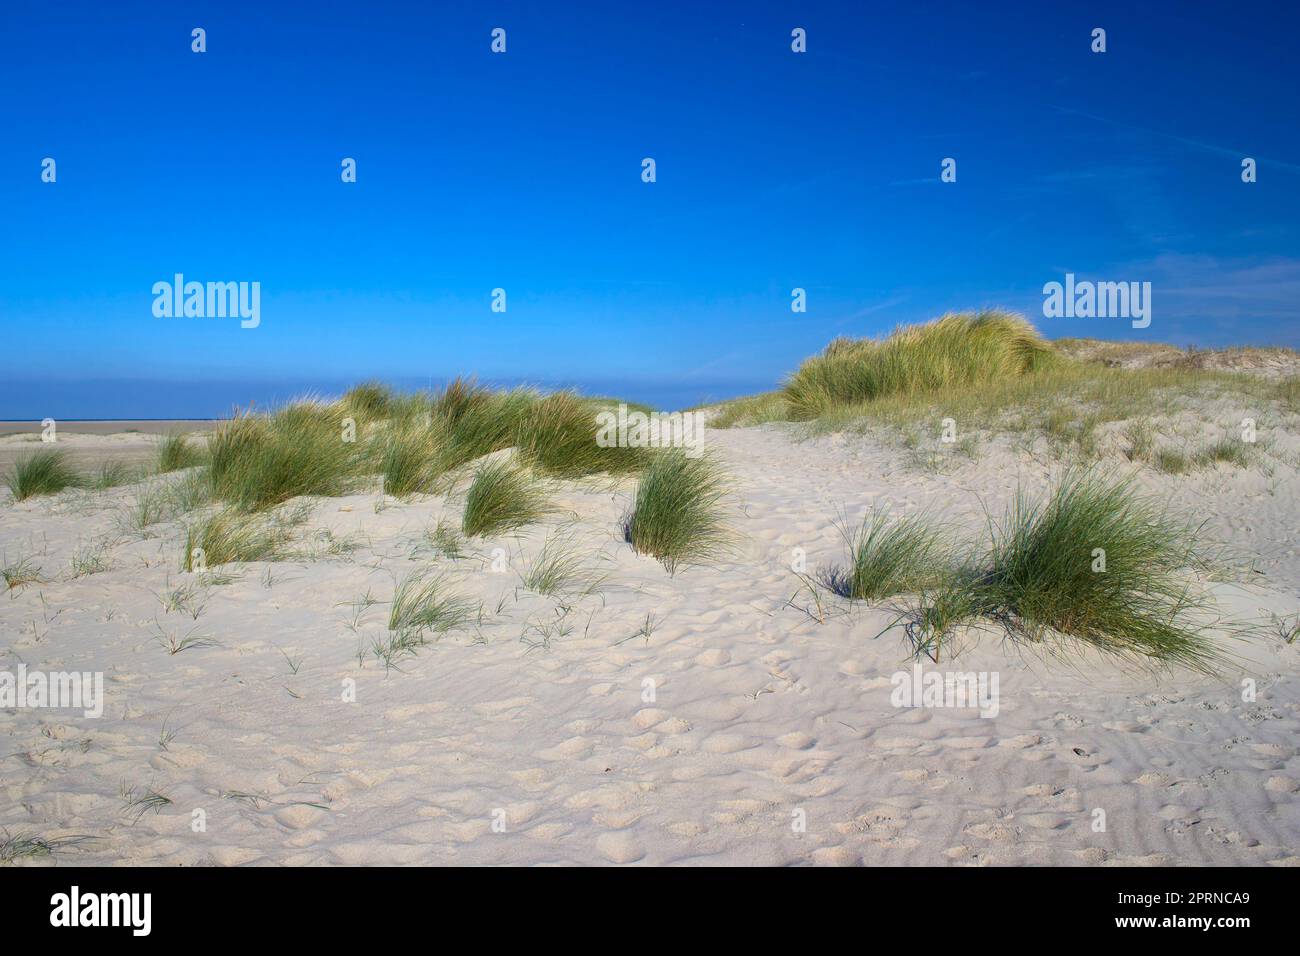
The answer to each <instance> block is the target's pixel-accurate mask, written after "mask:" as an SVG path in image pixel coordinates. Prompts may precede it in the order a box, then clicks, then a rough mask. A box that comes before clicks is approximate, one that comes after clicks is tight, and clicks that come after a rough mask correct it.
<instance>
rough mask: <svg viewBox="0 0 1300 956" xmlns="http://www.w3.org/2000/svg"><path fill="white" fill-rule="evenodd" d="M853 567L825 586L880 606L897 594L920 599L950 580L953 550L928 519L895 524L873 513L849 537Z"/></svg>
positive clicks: (881, 512) (827, 577) (826, 577)
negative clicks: (921, 595) (884, 600)
mask: <svg viewBox="0 0 1300 956" xmlns="http://www.w3.org/2000/svg"><path fill="white" fill-rule="evenodd" d="M844 537H845V542H846V543H847V544H848V548H849V563H848V565H847V566H845V567H832V568H830V569H828V570H826V571H825V572H823V574H822V575H821V584H822V586H823V587H825V588H827V589H828V590H830V591H834V592H835V593H836V594H838V595H840V596H841V597H847V598H852V599H853V600H857V601H876V600H880V599H881V598H887V597H893V596H894V595H896V594H920V593H922V592H924V591H926V590H928V589H931V588H934V587H936V586H939V585H941V584H942V583H943V582H945V581H947V580H949V579H950V578H951V576H952V573H953V555H952V548H951V546H950V545H949V544H948V543H947V541H946V539H945V537H944V535H943V534H942V533H941V532H940V531H939V530H938V529H937V528H936V527H934V526H933V524H932V523H931V522H930V521H929V519H927V518H926V517H925V516H924V515H907V516H905V517H902V518H899V519H897V520H892V521H891V520H890V514H889V511H888V510H887V509H885V508H874V509H872V511H871V513H870V514H869V515H867V517H866V519H865V520H864V521H863V522H862V526H861V527H860V528H858V529H857V530H856V531H855V532H852V533H848V532H845V533H844Z"/></svg>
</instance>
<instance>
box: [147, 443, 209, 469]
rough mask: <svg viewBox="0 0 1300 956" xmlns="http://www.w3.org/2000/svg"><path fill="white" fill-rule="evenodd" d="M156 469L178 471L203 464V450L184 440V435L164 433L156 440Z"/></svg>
mask: <svg viewBox="0 0 1300 956" xmlns="http://www.w3.org/2000/svg"><path fill="white" fill-rule="evenodd" d="M157 459H158V471H160V472H163V473H166V472H169V471H180V470H181V469H182V468H192V467H194V466H195V465H201V464H203V459H204V455H203V452H202V451H201V450H200V449H199V448H196V447H195V446H194V445H192V444H190V443H189V442H187V441H186V440H185V436H184V435H164V436H163V437H162V438H161V439H160V440H159V442H158V453H157Z"/></svg>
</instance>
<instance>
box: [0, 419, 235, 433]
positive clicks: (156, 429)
mask: <svg viewBox="0 0 1300 956" xmlns="http://www.w3.org/2000/svg"><path fill="white" fill-rule="evenodd" d="M220 421H222V419H220V418H78V419H73V418H67V419H63V418H60V419H55V423H56V427H57V428H58V430H59V431H63V432H68V433H71V434H78V435H117V434H120V433H122V432H130V431H136V432H140V433H142V434H147V435H165V434H168V433H170V432H173V431H190V432H193V431H210V430H211V429H213V428H215V427H216V425H217V423H218V422H220ZM40 431H41V422H40V420H33V419H8V420H2V421H0V435H21V434H23V433H25V432H34V433H38V434H39V433H40Z"/></svg>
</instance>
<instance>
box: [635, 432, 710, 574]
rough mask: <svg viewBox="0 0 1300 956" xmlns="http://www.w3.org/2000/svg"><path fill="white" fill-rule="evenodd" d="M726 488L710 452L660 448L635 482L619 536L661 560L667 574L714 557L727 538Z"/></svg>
mask: <svg viewBox="0 0 1300 956" xmlns="http://www.w3.org/2000/svg"><path fill="white" fill-rule="evenodd" d="M726 492H727V483H726V480H725V478H724V477H723V474H722V471H721V469H720V468H719V466H718V464H717V462H716V461H715V460H714V459H713V458H711V457H710V456H709V455H708V454H702V455H700V456H699V457H691V456H690V455H688V454H687V453H686V452H685V451H684V450H683V449H680V448H671V449H668V450H666V451H663V452H660V453H659V454H657V455H655V456H654V458H652V459H651V462H650V465H649V467H647V468H646V470H645V471H644V472H642V474H641V479H640V481H639V482H638V483H637V489H636V497H635V500H634V501H633V504H632V510H631V511H630V512H629V513H628V515H627V516H626V517H625V518H624V519H623V537H624V539H625V540H626V541H628V542H629V543H630V544H631V545H632V547H633V549H635V550H636V551H637V553H639V554H649V555H653V556H654V557H656V558H658V559H659V560H660V561H662V562H663V564H664V567H665V568H667V569H668V573H669V574H672V573H675V571H676V570H677V568H678V567H680V566H682V565H685V564H698V563H700V562H703V561H707V560H710V559H712V558H715V557H718V556H720V555H721V554H723V553H724V552H725V551H726V550H727V548H728V545H729V544H730V542H731V532H730V530H729V529H728V527H727V523H726V520H725V516H724V513H723V507H722V502H723V499H724V498H725V496H726Z"/></svg>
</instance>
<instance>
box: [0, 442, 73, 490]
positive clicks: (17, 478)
mask: <svg viewBox="0 0 1300 956" xmlns="http://www.w3.org/2000/svg"><path fill="white" fill-rule="evenodd" d="M5 484H7V485H8V486H9V490H10V491H12V492H13V495H14V500H15V501H26V500H27V499H28V498H31V497H34V496H35V495H53V494H58V493H59V492H60V491H63V490H64V489H65V488H82V487H85V485H86V479H85V478H83V477H82V476H81V475H80V474H78V473H77V471H76V469H74V468H73V467H72V465H71V464H69V462H68V454H67V452H65V451H63V450H62V449H58V450H56V449H53V448H44V449H41V450H40V451H36V452H32V453H31V454H30V455H27V456H26V457H24V458H20V459H18V460H17V461H16V462H14V466H13V468H12V469H11V470H10V472H9V474H8V475H7V476H6V477H5Z"/></svg>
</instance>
